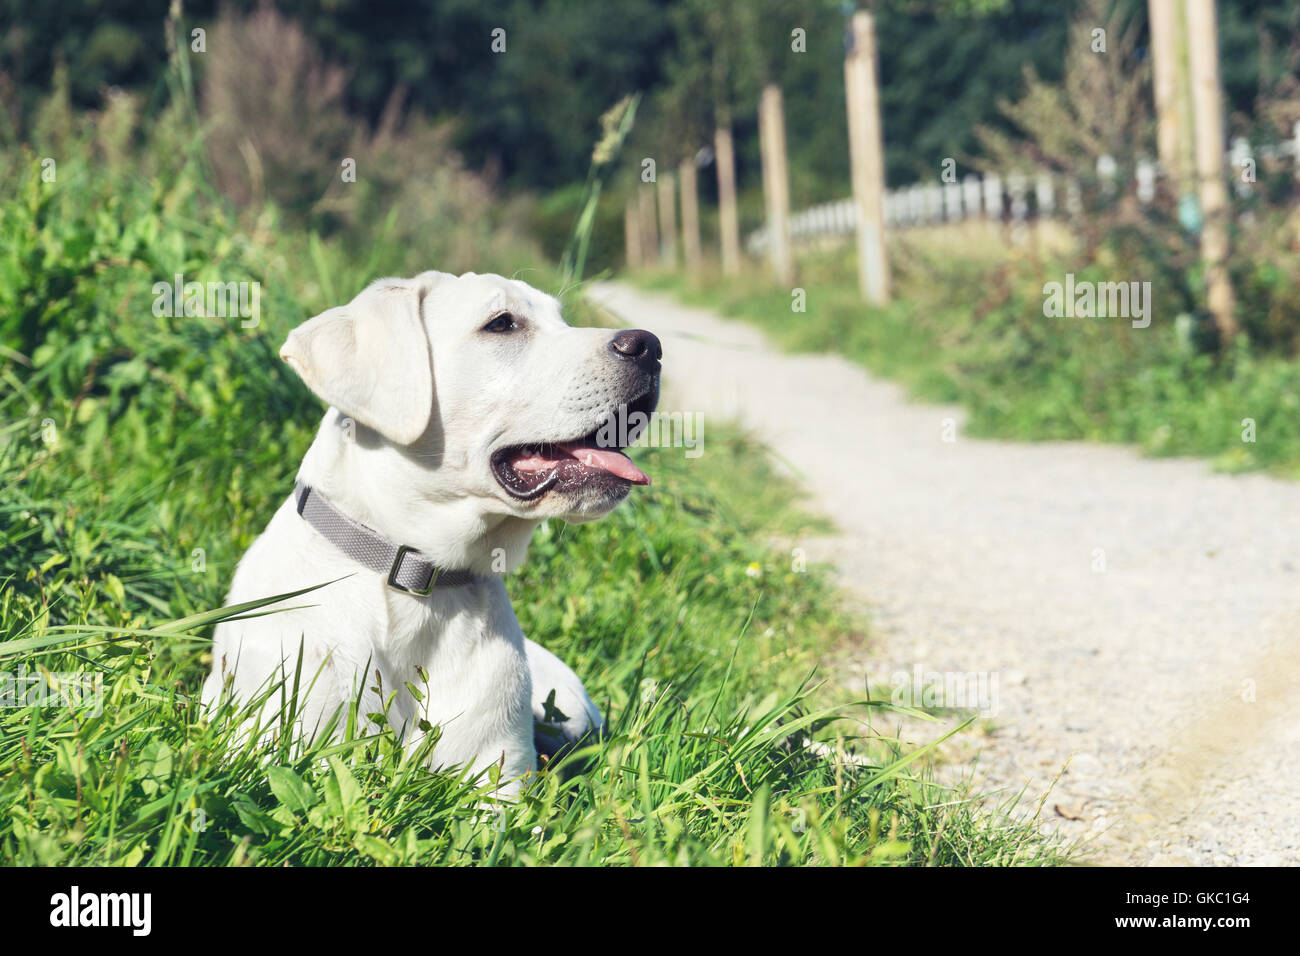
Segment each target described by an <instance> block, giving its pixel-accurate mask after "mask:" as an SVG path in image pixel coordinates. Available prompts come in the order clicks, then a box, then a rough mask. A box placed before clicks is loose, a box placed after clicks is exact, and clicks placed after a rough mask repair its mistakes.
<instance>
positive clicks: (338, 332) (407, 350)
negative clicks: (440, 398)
mask: <svg viewBox="0 0 1300 956" xmlns="http://www.w3.org/2000/svg"><path fill="white" fill-rule="evenodd" d="M446 278H450V277H449V276H448V275H447V274H446V273H441V272H425V273H421V274H420V275H419V276H416V277H415V278H414V279H380V280H379V281H377V282H373V283H371V284H370V285H369V286H367V287H366V288H365V289H363V290H362V291H361V293H360V294H359V295H358V296H357V297H356V298H355V299H353V300H352V301H351V302H349V303H348V304H347V305H342V306H338V307H337V308H333V309H329V310H327V311H325V312H322V313H321V314H320V315H318V316H316V317H315V318H314V319H308V320H307V321H306V322H304V323H303V324H302V325H300V326H298V327H297V328H296V329H294V330H293V331H292V332H290V333H289V338H288V339H287V340H285V343H284V345H283V346H281V347H280V358H282V359H284V360H285V361H286V362H288V363H289V365H290V366H291V367H292V368H293V370H294V371H295V372H297V373H298V375H299V376H300V377H301V378H302V380H303V381H304V382H305V383H306V384H307V387H308V388H310V389H311V390H312V391H313V392H315V393H316V394H317V395H318V396H320V397H321V398H323V399H324V400H325V401H327V402H329V403H330V404H331V405H333V406H334V407H335V408H337V409H338V410H339V411H340V412H342V413H343V414H344V415H347V416H349V417H350V418H354V419H356V420H357V421H359V422H361V423H362V424H363V425H368V426H370V427H371V428H373V429H375V431H377V432H379V433H380V434H381V435H384V436H385V437H387V438H389V439H391V440H392V441H395V442H397V443H399V444H402V445H409V444H411V443H412V442H414V441H415V440H416V439H417V438H419V437H420V436H421V435H422V434H424V430H425V428H426V427H428V424H429V415H430V414H431V413H432V410H433V366H432V360H431V358H430V355H429V339H428V336H427V335H425V331H424V323H423V322H422V321H421V320H420V310H421V306H422V304H423V302H424V298H425V296H426V295H428V293H429V292H430V291H431V290H432V289H433V287H434V285H435V284H437V283H438V282H441V281H442V280H443V279H446Z"/></svg>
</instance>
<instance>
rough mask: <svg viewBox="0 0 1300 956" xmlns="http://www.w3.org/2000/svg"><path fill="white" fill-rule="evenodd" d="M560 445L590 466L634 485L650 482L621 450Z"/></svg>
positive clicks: (647, 476) (648, 477)
mask: <svg viewBox="0 0 1300 956" xmlns="http://www.w3.org/2000/svg"><path fill="white" fill-rule="evenodd" d="M560 447H561V448H563V449H564V450H565V451H567V452H568V453H569V454H570V455H572V456H573V457H574V458H576V459H578V461H580V462H582V463H583V464H584V465H587V466H589V467H591V468H599V469H600V470H601V471H607V472H609V473H610V474H611V475H617V476H618V477H619V478H622V479H623V480H624V481H630V482H632V484H634V485H648V484H650V476H649V475H647V474H646V473H645V472H644V471H642V470H641V469H640V468H638V467H637V466H636V465H634V464H632V459H631V458H629V457H627V455H625V454H623V453H622V452H621V451H615V450H614V449H612V448H590V447H588V446H586V445H578V444H567V445H561V446H560Z"/></svg>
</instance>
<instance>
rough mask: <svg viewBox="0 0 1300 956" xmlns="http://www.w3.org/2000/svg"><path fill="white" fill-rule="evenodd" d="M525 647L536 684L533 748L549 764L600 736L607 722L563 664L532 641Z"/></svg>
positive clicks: (575, 677)
mask: <svg viewBox="0 0 1300 956" xmlns="http://www.w3.org/2000/svg"><path fill="white" fill-rule="evenodd" d="M524 646H525V650H526V652H527V654H528V668H529V670H530V671H531V672H532V680H533V701H532V705H533V745H534V746H535V747H536V748H537V753H538V756H539V757H544V758H546V759H548V760H549V759H552V758H554V757H555V756H556V755H557V754H558V753H559V752H560V751H562V750H564V749H566V748H570V747H573V746H575V745H577V744H578V743H579V742H581V741H582V740H584V739H585V738H588V737H591V736H596V735H599V734H600V732H601V730H603V729H604V726H605V721H604V719H603V718H602V717H601V715H600V711H599V709H597V707H596V705H595V704H594V703H593V702H592V700H591V698H590V697H589V696H587V690H586V688H585V687H583V686H582V681H581V680H579V679H578V675H577V674H575V673H574V672H573V671H572V670H570V669H569V667H568V666H567V665H565V663H564V662H563V661H562V660H560V659H559V658H558V657H556V656H555V655H554V654H552V653H551V652H550V651H548V650H546V649H545V648H543V647H541V646H540V645H538V644H535V643H533V642H532V641H526V642H525V645H524Z"/></svg>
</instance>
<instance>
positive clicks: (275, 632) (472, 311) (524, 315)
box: [203, 272, 630, 793]
mask: <svg viewBox="0 0 1300 956" xmlns="http://www.w3.org/2000/svg"><path fill="white" fill-rule="evenodd" d="M501 310H508V311H510V312H511V313H513V314H514V315H515V316H517V317H519V320H520V321H521V322H522V323H523V324H524V326H525V330H524V331H523V332H520V333H516V334H511V335H494V334H491V333H484V332H483V331H482V328H483V325H484V323H486V322H488V321H489V320H490V319H491V318H492V316H493V315H494V314H495V313H497V312H499V311H501ZM612 334H613V333H611V332H609V331H607V330H598V329H575V328H571V327H569V326H568V325H567V324H566V323H565V322H564V320H563V319H562V318H561V316H560V309H559V304H558V303H557V302H556V301H555V300H554V299H553V298H551V297H550V296H546V295H543V294H542V293H540V292H538V291H537V290H535V289H533V288H531V287H530V286H528V285H526V284H524V283H522V282H518V281H514V280H507V279H503V278H501V277H500V276H490V275H475V274H473V273H467V274H466V275H463V276H460V277H455V276H451V275H448V274H446V273H439V272H426V273H423V274H421V275H419V276H417V277H415V278H414V279H410V280H401V279H381V280H379V281H378V282H376V283H373V284H372V285H370V286H369V287H367V288H366V289H365V290H364V291H362V292H361V293H360V294H359V295H358V296H357V297H356V299H354V300H353V301H352V302H351V303H349V304H348V305H346V306H342V307H340V308H336V309H331V310H329V311H327V312H325V313H323V314H322V315H320V316H317V317H316V318H314V319H311V320H309V321H308V322H305V323H304V324H303V325H301V326H299V327H298V328H297V329H295V330H294V331H293V332H292V333H291V334H290V336H289V338H288V340H287V341H286V343H285V345H284V348H283V349H282V351H281V355H282V357H284V358H285V360H286V361H287V362H288V363H289V364H290V366H292V367H293V368H294V370H295V371H297V372H298V373H299V375H301V376H302V378H303V380H304V381H305V382H306V384H307V385H308V387H310V388H311V389H312V390H313V391H314V392H316V394H318V395H319V396H321V397H323V398H324V399H325V400H326V401H328V402H330V403H331V405H332V407H331V408H330V409H329V411H328V412H327V413H326V415H325V418H324V421H323V422H322V424H321V426H320V429H319V431H318V433H317V435H316V439H315V441H314V442H313V443H312V446H311V448H310V449H309V450H308V452H307V454H306V456H305V457H304V458H303V461H302V465H301V467H300V469H299V472H298V477H299V480H301V481H303V482H304V483H307V484H310V485H311V486H313V487H314V488H315V489H317V490H318V491H319V493H320V494H322V495H324V496H325V497H326V498H327V499H328V500H329V501H330V502H331V503H333V504H334V505H335V507H337V508H339V509H340V510H342V511H343V512H344V513H345V514H347V515H349V516H351V517H352V518H354V519H355V520H357V521H360V522H362V523H364V524H366V525H369V526H370V527H371V528H373V529H375V530H376V531H378V532H379V533H380V534H382V535H384V536H385V537H387V538H388V539H389V540H390V541H393V542H394V543H400V544H406V545H410V546H413V547H415V548H418V549H419V550H421V551H423V552H424V553H425V554H426V555H428V556H430V557H431V558H432V559H433V560H435V561H436V562H438V563H439V564H440V565H441V566H442V567H447V568H469V569H471V570H473V571H475V572H477V573H479V574H482V575H484V578H483V580H482V581H481V582H479V583H475V584H472V585H468V586H464V587H457V588H435V589H434V591H433V593H432V594H431V595H430V596H428V597H419V596H413V595H410V594H406V593H401V592H398V591H395V590H393V589H391V588H389V587H387V586H386V584H385V582H384V578H383V576H382V575H380V574H378V573H376V572H373V571H371V570H369V569H366V568H364V567H362V566H360V565H358V564H356V563H355V562H353V561H352V560H351V559H350V558H348V557H347V556H346V555H344V554H343V553H342V552H341V551H339V550H337V549H336V548H335V547H334V546H333V545H332V544H330V543H329V542H328V541H326V540H325V539H324V538H323V537H322V536H321V535H320V534H319V533H318V532H316V531H315V530H314V529H313V528H312V527H311V526H309V525H308V524H307V523H306V522H305V521H304V520H303V519H302V518H301V517H300V516H299V515H298V514H297V512H296V511H295V509H294V507H293V505H292V502H291V500H290V499H289V497H288V492H289V489H288V488H287V487H286V489H285V493H286V501H285V503H284V504H283V505H282V506H281V507H280V509H279V510H278V511H277V512H276V513H275V516H274V517H273V518H272V519H271V522H270V524H269V525H268V526H267V528H266V530H265V531H264V532H263V533H262V535H261V536H260V537H259V538H258V539H257V540H256V541H255V542H254V543H253V545H252V547H251V548H250V549H249V550H248V553H247V554H246V555H245V556H244V558H243V560H241V561H240V563H239V567H238V568H237V570H236V572H235V576H234V581H233V584H232V586H231V590H230V603H237V602H242V601H248V600H252V599H255V598H259V597H265V596H269V595H272V594H277V593H282V592H285V591H291V590H296V589H299V588H303V587H307V586H310V585H314V584H321V583H322V582H325V581H331V580H333V579H337V578H342V580H339V581H337V582H336V583H334V584H331V585H329V586H328V587H325V588H322V589H320V590H317V591H313V592H311V593H310V594H307V595H304V596H302V597H299V598H296V599H291V600H289V601H286V602H283V603H282V604H280V605H274V606H273V607H299V606H301V605H310V606H309V607H300V609H296V610H288V611H281V612H278V613H274V614H270V615H266V616H261V617H255V618H250V619H248V620H242V621H232V622H226V623H223V624H221V625H219V626H218V628H217V630H216V636H215V641H214V648H213V664H212V673H211V675H210V676H209V678H208V680H207V682H206V683H205V685H204V689H203V699H204V702H205V704H206V705H207V706H209V707H211V706H213V705H215V704H216V703H217V702H218V700H219V699H220V697H221V695H222V691H223V687H225V686H229V688H230V692H231V694H233V696H234V697H235V698H236V699H237V700H238V699H248V698H249V697H252V696H253V695H254V694H256V693H257V691H258V690H259V689H260V688H262V687H264V686H266V685H267V682H268V681H272V680H276V679H278V678H279V676H280V675H282V674H283V675H284V676H285V677H286V678H287V679H288V686H290V687H292V683H293V668H294V665H295V662H296V660H297V657H298V653H299V645H300V644H301V646H302V654H303V662H304V664H303V673H302V674H301V675H299V679H300V682H301V685H302V688H303V690H302V691H300V701H301V700H305V705H304V706H303V708H302V716H301V730H302V732H303V733H304V734H305V735H306V736H311V735H312V734H313V733H314V732H315V731H316V730H318V728H319V727H320V726H321V725H322V724H323V722H324V721H325V720H326V719H327V718H328V717H329V715H330V714H331V713H332V712H334V711H335V709H336V708H339V707H342V708H344V713H346V707H347V705H348V703H349V702H350V701H353V700H355V699H356V693H357V692H358V691H360V690H362V689H363V688H364V696H363V698H362V706H361V708H360V713H361V714H362V715H364V714H366V713H368V712H373V711H376V710H378V709H379V702H380V695H379V694H378V693H376V692H375V691H374V690H373V688H375V687H377V686H382V694H383V696H384V697H385V698H386V697H387V696H388V695H389V694H390V693H391V692H392V691H397V695H396V698H395V700H394V702H393V704H392V709H391V710H390V713H389V720H390V723H391V724H393V725H394V726H396V727H398V728H399V730H402V731H403V732H404V733H405V735H406V739H407V741H408V742H409V743H411V744H412V745H413V744H414V743H415V742H416V741H418V739H419V738H420V736H421V734H420V732H419V730H418V723H419V721H420V720H427V721H428V722H429V724H431V725H434V726H437V727H440V728H441V735H442V736H441V739H440V740H439V742H438V744H437V746H436V748H435V750H434V752H433V761H432V763H433V765H434V766H439V767H451V766H465V767H468V768H470V769H471V770H472V771H473V772H475V773H478V772H481V771H482V770H484V769H485V768H486V767H488V766H489V765H491V764H498V765H499V766H500V767H501V770H502V773H501V780H502V781H510V783H507V784H506V785H505V786H503V787H502V791H503V792H504V793H514V792H516V791H517V787H518V783H517V781H518V778H520V777H521V775H523V774H525V773H527V772H528V771H529V770H531V769H533V768H534V767H535V765H536V756H535V752H534V747H533V720H534V716H537V717H540V716H541V711H542V702H543V701H544V700H545V699H546V698H547V696H548V695H549V694H550V692H551V690H552V689H554V690H555V691H556V695H555V704H556V706H558V708H559V709H560V710H561V711H563V712H564V714H565V715H567V717H568V718H569V720H568V721H565V722H564V726H563V728H562V729H563V730H564V732H565V734H566V736H567V737H570V738H572V737H576V736H580V735H581V734H582V732H584V731H585V730H586V729H589V728H592V727H595V726H598V725H599V723H600V715H599V712H598V711H597V709H596V708H595V706H594V705H593V704H592V702H591V700H590V698H589V697H588V696H587V693H586V691H585V690H584V689H583V686H582V683H581V681H580V680H579V679H578V678H577V676H576V675H574V673H573V672H572V671H571V670H570V669H569V668H567V667H566V666H565V665H564V664H563V663H562V662H561V661H559V660H558V659H557V658H556V657H555V656H554V655H552V654H550V653H549V652H547V651H545V650H543V649H542V648H540V647H538V646H537V645H535V644H533V643H532V642H530V641H526V640H525V638H524V635H523V633H522V632H521V631H520V628H519V624H518V621H517V620H516V619H515V615H514V612H513V610H512V609H511V606H510V602H509V600H508V598H507V596H506V589H505V586H504V584H503V582H502V580H501V578H500V576H499V574H497V573H494V572H499V571H501V570H503V568H504V570H506V571H509V570H513V569H515V568H517V567H518V566H519V565H520V564H521V563H522V562H523V561H524V558H525V556H526V553H527V549H528V543H529V540H530V538H531V536H532V533H533V531H534V529H535V528H536V527H537V525H538V524H539V523H540V522H541V521H542V520H544V519H546V518H554V517H558V518H564V519H566V520H569V521H587V520H591V519H593V518H598V517H600V516H602V515H604V514H606V513H608V512H609V511H610V510H612V509H613V508H614V507H615V506H616V505H617V504H618V501H619V500H620V499H621V497H622V496H621V495H608V494H606V495H599V494H595V493H592V494H585V493H584V494H579V493H573V494H567V493H566V494H559V493H548V494H546V495H544V496H542V497H541V498H539V499H536V500H534V501H521V500H518V499H516V498H514V497H512V496H510V495H508V494H506V493H505V491H504V490H503V489H502V488H501V487H500V485H499V484H498V483H497V482H496V480H495V478H494V477H493V476H492V473H491V469H490V467H489V456H490V455H491V453H492V451H493V450H495V449H498V448H502V447H504V446H507V445H514V444H524V443H527V442H532V441H543V440H546V441H560V440H565V439H566V438H568V437H575V436H577V435H580V434H583V433H585V432H586V431H587V430H588V429H591V428H593V427H595V426H596V425H597V424H599V423H600V421H601V420H602V419H603V418H605V417H606V416H607V415H608V414H609V413H610V411H611V409H613V408H614V407H615V406H616V405H617V403H618V402H620V401H625V400H627V399H628V398H629V397H630V396H628V395H626V394H624V392H625V391H626V389H625V388H624V385H623V379H624V378H625V377H626V372H625V368H624V366H625V365H626V363H620V362H619V361H618V359H617V357H616V356H613V355H611V352H610V349H609V342H610V339H611V337H612ZM421 670H422V671H423V673H424V674H425V675H426V676H427V681H426V680H425V679H424V678H422V677H421V676H420V672H421ZM408 682H409V683H411V684H414V685H415V686H416V687H417V688H419V689H420V691H421V692H422V694H423V700H422V701H420V700H417V699H416V697H415V696H413V695H412V694H410V693H409V692H408V690H407V688H406V686H405V685H406V684H407V683H408ZM278 705H279V696H278V695H276V697H275V698H274V699H273V700H272V701H269V702H268V706H269V707H270V708H271V709H272V710H274V709H275V708H276V707H278Z"/></svg>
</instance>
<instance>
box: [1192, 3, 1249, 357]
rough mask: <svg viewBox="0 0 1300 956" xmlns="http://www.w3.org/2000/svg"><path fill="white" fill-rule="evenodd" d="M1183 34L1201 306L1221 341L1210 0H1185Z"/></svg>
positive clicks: (1224, 197)
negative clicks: (1197, 204)
mask: <svg viewBox="0 0 1300 956" xmlns="http://www.w3.org/2000/svg"><path fill="white" fill-rule="evenodd" d="M1187 33H1188V44H1187V46H1188V51H1189V53H1190V54H1191V57H1190V58H1191V68H1192V99H1193V103H1194V106H1195V110H1196V182H1197V192H1198V193H1199V195H1200V198H1201V216H1202V224H1201V259H1202V260H1203V261H1204V263H1205V289H1206V306H1207V307H1208V308H1209V310H1210V314H1211V315H1213V316H1214V323H1215V325H1216V326H1218V329H1219V336H1220V339H1221V341H1222V342H1224V343H1226V342H1228V341H1229V340H1230V339H1232V337H1233V336H1234V335H1236V333H1237V320H1236V318H1235V317H1234V315H1233V294H1232V281H1231V279H1230V278H1229V276H1228V266H1227V258H1228V190H1227V185H1226V183H1225V181H1224V170H1223V145H1224V144H1223V140H1224V135H1223V91H1222V89H1221V88H1220V85H1219V40H1218V24H1217V23H1216V22H1215V9H1214V0H1187Z"/></svg>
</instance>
